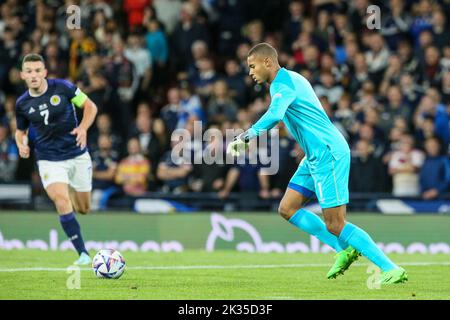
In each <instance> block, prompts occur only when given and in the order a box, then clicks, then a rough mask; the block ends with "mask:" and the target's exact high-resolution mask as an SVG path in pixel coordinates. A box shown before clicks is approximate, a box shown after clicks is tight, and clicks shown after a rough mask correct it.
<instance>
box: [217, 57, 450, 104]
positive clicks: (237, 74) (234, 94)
mask: <svg viewBox="0 0 450 320" xmlns="http://www.w3.org/2000/svg"><path fill="white" fill-rule="evenodd" d="M225 74H226V76H225V78H224V80H225V81H226V83H227V85H228V88H229V91H230V97H231V98H233V99H234V100H235V101H236V103H237V104H238V107H239V108H244V107H245V106H246V105H247V85H246V83H245V74H244V73H243V72H242V70H241V67H240V66H239V63H238V62H237V61H236V60H235V59H229V60H227V61H226V62H225ZM449 78H450V77H449ZM449 89H450V88H449Z"/></svg>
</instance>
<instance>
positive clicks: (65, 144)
mask: <svg viewBox="0 0 450 320" xmlns="http://www.w3.org/2000/svg"><path fill="white" fill-rule="evenodd" d="M20 75H21V78H22V80H24V81H25V83H26V85H27V87H28V90H27V91H26V92H25V93H24V94H23V95H22V96H20V97H19V98H18V99H17V102H16V120H17V130H16V135H15V138H16V144H17V146H18V148H19V155H20V156H21V157H22V158H28V157H29V156H30V148H29V147H28V130H29V129H30V128H32V129H33V131H34V133H35V135H36V139H35V152H36V157H37V160H38V161H37V163H38V167H39V175H40V176H41V180H42V184H43V186H44V188H45V190H46V192H47V194H48V196H49V197H50V199H51V200H52V201H53V202H54V203H55V206H56V210H57V211H58V213H59V217H60V222H61V225H62V227H63V229H64V231H65V233H66V234H67V236H68V237H69V239H70V240H71V241H72V243H73V245H74V247H75V249H76V250H77V251H78V254H79V255H80V257H79V259H78V260H77V261H75V264H79V265H83V264H89V263H90V262H91V259H90V257H89V254H88V252H87V250H86V248H85V246H84V241H83V238H82V236H81V231H80V225H79V224H78V222H77V220H76V218H75V212H74V211H77V212H79V213H82V214H86V213H88V212H89V210H90V205H91V190H92V162H91V158H90V156H89V153H88V151H87V148H86V144H87V130H88V129H89V127H90V126H91V125H92V123H93V122H94V120H95V116H96V114H97V106H96V105H95V104H94V103H93V102H92V101H91V100H90V99H89V98H88V97H87V96H86V95H85V94H84V93H83V92H82V91H81V90H80V89H78V88H77V87H76V86H74V85H73V84H72V83H70V82H69V81H66V80H62V79H46V76H47V70H46V68H45V63H44V59H43V58H42V56H40V55H38V54H29V55H26V56H25V57H24V59H23V62H22V71H21V73H20ZM75 106H76V107H79V108H83V119H82V121H81V122H80V123H78V120H77V116H76V112H75Z"/></svg>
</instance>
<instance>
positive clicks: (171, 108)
mask: <svg viewBox="0 0 450 320" xmlns="http://www.w3.org/2000/svg"><path fill="white" fill-rule="evenodd" d="M180 113H181V97H180V89H179V88H170V89H169V90H167V104H166V105H165V106H164V107H163V108H162V109H161V118H162V119H163V120H164V122H165V124H166V126H167V130H168V134H169V135H171V134H172V132H173V131H174V130H175V129H176V128H177V124H178V117H179V115H180Z"/></svg>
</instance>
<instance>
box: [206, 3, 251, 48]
mask: <svg viewBox="0 0 450 320" xmlns="http://www.w3.org/2000/svg"><path fill="white" fill-rule="evenodd" d="M210 3H211V5H212V6H213V7H214V10H215V11H216V12H217V22H216V23H217V35H218V38H219V40H218V43H219V44H218V48H217V51H218V52H220V53H221V54H223V55H225V56H232V55H233V53H234V52H235V50H236V48H237V46H238V44H239V43H240V41H241V40H242V39H241V38H242V37H241V29H242V27H243V25H244V23H245V19H246V3H245V1H210Z"/></svg>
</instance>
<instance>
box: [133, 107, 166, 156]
mask: <svg viewBox="0 0 450 320" xmlns="http://www.w3.org/2000/svg"><path fill="white" fill-rule="evenodd" d="M131 136H132V137H135V138H137V139H138V140H139V146H140V150H141V152H142V154H143V155H144V156H146V157H147V158H148V159H149V160H150V163H154V164H156V163H158V161H159V158H160V157H161V152H162V150H161V147H162V146H161V145H160V143H159V140H158V138H157V136H156V135H155V133H154V131H153V118H152V116H151V115H148V114H146V113H142V112H141V113H140V114H139V113H138V115H137V117H136V126H135V128H133V130H132V132H131Z"/></svg>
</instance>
